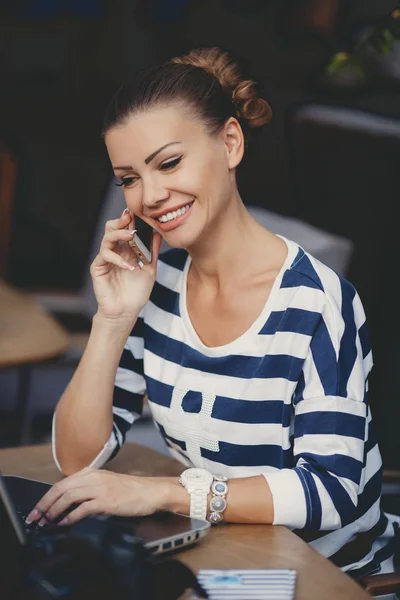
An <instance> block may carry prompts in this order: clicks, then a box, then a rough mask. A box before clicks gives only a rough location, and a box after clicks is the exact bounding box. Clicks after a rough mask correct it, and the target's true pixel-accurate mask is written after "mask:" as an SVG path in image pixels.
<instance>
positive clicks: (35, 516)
mask: <svg viewBox="0 0 400 600" xmlns="http://www.w3.org/2000/svg"><path fill="white" fill-rule="evenodd" d="M92 472H95V473H96V472H97V469H91V468H89V467H86V468H84V469H82V470H81V471H78V472H77V473H74V474H73V475H70V476H69V477H66V478H65V479H63V480H62V481H59V482H58V483H56V484H54V485H53V486H52V487H51V488H50V489H49V491H48V492H46V493H45V494H44V495H43V496H42V498H41V499H40V500H39V502H38V503H37V504H36V506H35V507H34V508H33V509H32V510H31V512H30V513H29V515H28V516H27V517H26V520H25V521H26V523H27V524H28V525H29V523H33V522H34V521H38V520H39V519H41V518H42V517H43V515H45V514H46V513H47V512H48V511H49V510H50V507H51V506H53V505H54V503H55V502H57V500H58V499H59V498H60V497H61V496H62V495H63V494H64V493H65V492H66V491H67V490H68V489H69V487H70V486H71V485H74V486H75V485H76V483H75V480H76V479H77V478H79V477H81V476H83V475H84V476H88V475H91V474H92Z"/></svg>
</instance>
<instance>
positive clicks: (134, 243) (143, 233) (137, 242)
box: [129, 216, 153, 265]
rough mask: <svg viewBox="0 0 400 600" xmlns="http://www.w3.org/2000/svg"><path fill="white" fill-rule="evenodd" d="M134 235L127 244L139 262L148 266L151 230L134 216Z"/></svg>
mask: <svg viewBox="0 0 400 600" xmlns="http://www.w3.org/2000/svg"><path fill="white" fill-rule="evenodd" d="M135 229H136V233H135V235H134V236H133V240H131V241H130V242H129V245H130V247H131V248H132V250H133V251H134V253H135V254H136V256H137V259H138V260H139V261H142V263H143V264H145V265H148V264H149V263H151V245H152V240H153V228H152V227H150V225H148V224H147V223H145V222H144V221H142V219H140V218H139V217H136V216H135Z"/></svg>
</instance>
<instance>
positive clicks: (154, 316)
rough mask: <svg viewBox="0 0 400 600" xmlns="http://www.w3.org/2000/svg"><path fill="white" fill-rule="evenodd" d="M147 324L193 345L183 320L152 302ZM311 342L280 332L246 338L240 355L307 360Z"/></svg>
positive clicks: (300, 336) (175, 338) (302, 336)
mask: <svg viewBox="0 0 400 600" xmlns="http://www.w3.org/2000/svg"><path fill="white" fill-rule="evenodd" d="M146 323H147V324H148V325H149V326H150V327H151V328H152V329H154V330H155V331H157V333H160V334H162V335H164V336H167V337H169V338H171V339H173V340H176V341H177V342H181V343H182V344H186V345H189V346H190V345H191V344H190V337H189V336H188V334H187V332H186V330H185V326H184V322H183V320H182V318H181V317H179V316H177V315H172V314H170V313H168V312H166V311H164V310H162V309H161V308H158V307H157V306H156V305H155V304H153V303H152V302H150V301H149V303H148V308H147V312H146ZM310 341H311V336H308V335H304V334H301V333H295V332H292V331H288V332H286V331H285V332H280V331H278V332H277V333H276V334H274V335H258V336H247V337H246V336H245V337H244V338H243V341H242V344H241V347H240V355H241V356H253V357H264V356H266V355H268V354H288V355H290V356H295V357H297V358H305V356H306V355H307V351H308V348H309V345H310Z"/></svg>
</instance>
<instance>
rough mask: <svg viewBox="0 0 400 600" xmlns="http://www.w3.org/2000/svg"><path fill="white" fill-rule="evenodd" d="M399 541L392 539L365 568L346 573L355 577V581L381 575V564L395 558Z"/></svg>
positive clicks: (376, 553)
mask: <svg viewBox="0 0 400 600" xmlns="http://www.w3.org/2000/svg"><path fill="white" fill-rule="evenodd" d="M397 544H398V542H397V540H396V538H395V537H392V538H391V539H390V541H388V543H387V544H386V546H383V548H380V549H379V550H378V551H377V552H375V554H374V557H373V559H372V560H371V561H370V562H369V563H368V564H367V565H365V566H363V567H360V568H359V569H350V570H349V571H346V574H347V575H350V577H353V579H360V578H361V577H365V576H366V575H372V574H374V573H379V571H380V570H381V563H382V562H383V561H385V560H387V559H388V558H390V557H391V556H394V553H395V552H396V549H397Z"/></svg>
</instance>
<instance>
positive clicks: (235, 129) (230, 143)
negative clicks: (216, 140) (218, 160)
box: [222, 117, 244, 169]
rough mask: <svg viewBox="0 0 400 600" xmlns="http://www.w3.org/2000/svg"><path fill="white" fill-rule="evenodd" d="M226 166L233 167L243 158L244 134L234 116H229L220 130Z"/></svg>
mask: <svg viewBox="0 0 400 600" xmlns="http://www.w3.org/2000/svg"><path fill="white" fill-rule="evenodd" d="M222 135H223V140H224V144H225V150H226V155H227V159H228V166H229V168H230V169H235V168H236V167H237V166H238V164H239V163H240V161H241V160H242V158H243V154H244V136H243V131H242V128H241V127H240V125H239V122H238V120H237V119H235V117H230V118H229V119H228V120H227V122H226V123H225V125H224V129H223V131H222Z"/></svg>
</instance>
